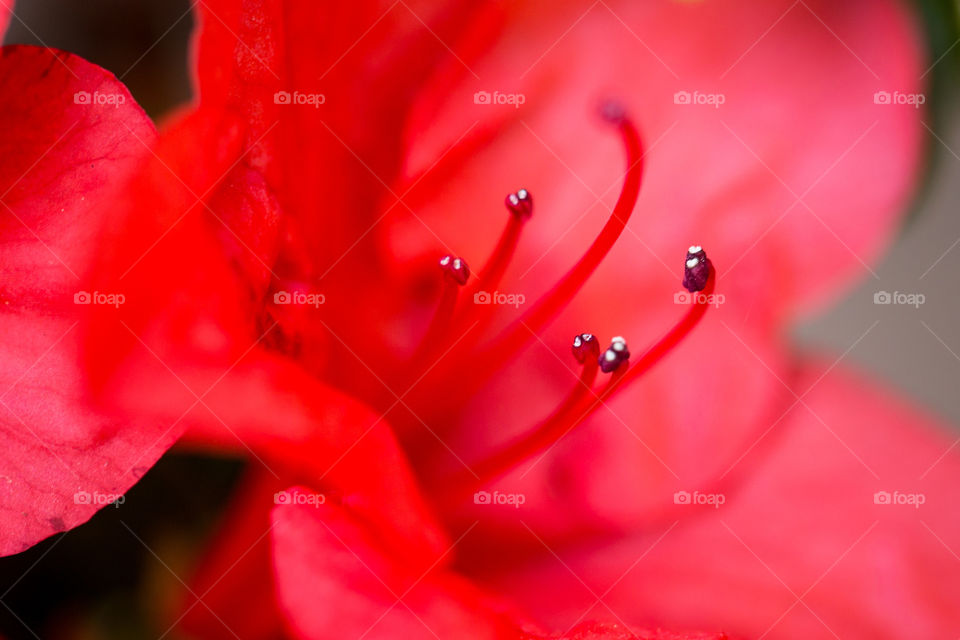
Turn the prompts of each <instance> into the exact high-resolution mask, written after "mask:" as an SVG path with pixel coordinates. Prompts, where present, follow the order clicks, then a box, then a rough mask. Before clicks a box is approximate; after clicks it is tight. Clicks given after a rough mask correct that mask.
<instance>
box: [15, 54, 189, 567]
mask: <svg viewBox="0 0 960 640" xmlns="http://www.w3.org/2000/svg"><path fill="white" fill-rule="evenodd" d="M0 86H2V92H3V99H2V100H0V129H2V131H0V194H2V196H0V201H2V208H0V216H2V218H0V220H2V222H0V243H2V247H3V250H2V252H0V254H2V258H0V298H2V300H3V306H2V313H0V324H2V331H3V334H4V335H5V336H7V339H6V340H4V342H3V344H2V346H0V362H2V363H3V366H2V368H0V388H2V395H0V416H2V417H0V431H2V438H3V441H4V443H5V444H4V447H3V449H2V452H0V480H2V482H0V492H2V495H3V499H2V506H0V532H2V533H0V554H10V553H16V552H18V551H21V550H23V549H25V548H27V547H29V546H30V545H32V544H34V543H36V542H37V541H39V540H41V539H42V538H44V537H46V536H49V535H51V534H53V533H56V532H59V531H64V530H66V529H69V528H71V527H75V526H77V525H78V524H81V523H82V522H84V521H86V520H87V519H88V518H90V516H91V515H93V513H94V512H95V511H96V510H97V509H98V508H99V507H102V506H104V505H105V504H106V503H107V502H109V501H110V500H111V499H112V498H113V497H117V496H119V495H121V494H122V493H123V492H124V491H126V490H127V489H128V488H129V487H130V486H131V485H132V484H133V483H134V482H136V480H137V479H138V478H139V477H140V475H142V474H143V472H144V470H145V469H146V468H147V467H149V466H150V465H151V464H152V463H153V462H154V461H155V460H156V459H157V458H158V457H159V456H160V454H162V453H163V452H164V451H165V450H166V449H167V448H168V447H169V446H170V445H171V444H172V443H173V438H174V435H175V434H168V433H165V432H166V429H167V425H164V424H160V423H157V422H150V421H147V420H133V421H131V420H129V419H121V418H120V417H118V416H116V415H112V414H106V413H102V412H101V411H100V410H99V409H98V408H96V407H94V406H93V405H92V404H91V402H90V400H89V394H88V386H87V382H86V378H85V375H84V371H83V368H82V366H81V362H80V353H81V345H82V341H81V337H80V330H79V329H78V328H77V324H78V323H80V322H81V321H83V320H84V318H85V315H86V314H85V312H86V311H87V310H89V309H90V308H91V307H92V306H95V305H96V304H97V303H98V302H102V301H104V300H100V299H97V300H91V297H92V296H97V292H96V291H94V290H93V289H92V288H91V287H89V283H90V282H89V278H88V276H87V271H88V270H89V268H90V265H91V263H92V257H93V254H94V253H95V252H96V246H97V242H98V240H99V237H100V233H101V231H102V225H103V224H104V210H105V209H106V208H107V207H109V206H110V202H111V201H112V194H113V193H114V190H115V185H116V184H117V183H119V182H122V181H123V180H124V178H125V176H127V175H129V174H130V173H131V172H132V171H133V170H134V168H135V167H136V166H137V165H138V164H139V163H140V162H141V161H142V157H143V147H141V146H140V145H139V144H137V143H136V142H135V141H134V138H135V137H139V138H141V139H143V140H146V141H148V143H149V142H150V141H152V140H153V137H154V136H155V133H154V130H153V125H152V123H151V122H150V120H149V118H147V116H146V115H145V114H144V113H143V111H142V110H141V109H140V107H139V106H137V104H136V103H135V102H134V101H133V98H132V97H131V96H130V94H129V92H128V91H127V90H126V88H125V87H124V86H123V85H122V84H120V82H118V81H117V80H116V78H114V77H113V76H112V75H111V74H109V73H108V72H106V71H104V70H103V69H101V68H99V67H97V66H95V65H93V64H90V63H88V62H85V61H84V60H82V59H80V58H78V57H76V56H74V55H71V54H68V53H64V52H59V51H53V50H49V49H41V48H36V47H26V46H10V47H4V48H3V49H2V50H0ZM80 292H85V293H80ZM77 295H79V296H80V298H79V299H77V298H75V296H77ZM101 295H108V294H101ZM114 301H116V299H114ZM76 302H81V303H86V304H76ZM91 302H93V303H94V304H93V305H90V303H91ZM87 305H90V306H87ZM105 309H109V310H110V311H116V309H115V308H114V307H106V308H105ZM110 311H105V312H106V313H110Z"/></svg>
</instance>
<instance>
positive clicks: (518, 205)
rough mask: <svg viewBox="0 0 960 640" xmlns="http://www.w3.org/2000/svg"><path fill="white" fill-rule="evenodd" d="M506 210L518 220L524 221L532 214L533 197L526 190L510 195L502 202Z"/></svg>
mask: <svg viewBox="0 0 960 640" xmlns="http://www.w3.org/2000/svg"><path fill="white" fill-rule="evenodd" d="M504 204H506V205H507V209H509V210H510V213H512V214H513V215H515V216H516V217H517V218H519V219H520V220H526V219H527V218H529V217H530V214H531V213H533V197H532V196H531V195H530V192H529V191H527V190H526V189H520V190H519V191H517V192H516V193H511V194H510V195H508V196H507V197H506V199H505V200H504Z"/></svg>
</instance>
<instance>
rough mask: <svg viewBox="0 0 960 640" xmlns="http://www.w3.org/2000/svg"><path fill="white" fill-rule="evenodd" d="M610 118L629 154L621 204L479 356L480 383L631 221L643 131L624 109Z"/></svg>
mask: <svg viewBox="0 0 960 640" xmlns="http://www.w3.org/2000/svg"><path fill="white" fill-rule="evenodd" d="M604 115H605V117H606V118H607V120H608V121H610V122H611V123H613V124H615V125H616V126H617V128H618V129H619V131H620V134H621V136H622V138H623V142H624V146H625V148H626V154H627V173H626V176H625V177H624V181H623V187H622V189H621V191H620V197H619V198H618V199H617V204H616V205H615V206H614V208H613V211H612V212H611V213H610V218H609V219H608V220H607V223H606V224H605V225H604V227H603V229H602V230H601V231H600V234H599V235H598V236H597V237H596V239H595V240H594V241H593V244H591V245H590V247H589V248H588V249H587V251H586V252H585V253H584V254H583V256H582V257H581V258H580V260H578V261H577V263H576V264H575V265H574V266H573V267H571V268H570V270H569V271H568V272H567V273H566V274H565V275H564V276H563V277H562V278H561V279H560V280H559V281H558V282H557V283H556V284H555V285H554V286H553V288H551V289H550V291H548V292H547V293H546V294H544V295H543V297H541V298H540V299H539V300H538V301H537V302H536V303H535V304H534V306H533V307H532V308H531V309H530V310H529V311H527V312H526V313H525V314H524V315H523V316H522V317H521V318H520V319H519V320H517V321H516V322H514V323H513V324H512V325H511V326H510V327H508V328H507V329H506V330H505V331H504V333H503V334H502V335H501V337H500V338H499V339H497V340H496V341H495V342H494V344H493V345H492V346H491V347H490V348H489V349H488V350H486V351H485V352H484V353H483V354H481V355H480V356H479V357H478V358H477V361H478V364H477V369H476V370H475V375H474V376H473V379H474V380H475V381H476V383H477V384H480V383H482V382H483V381H485V380H486V379H487V378H488V377H489V376H490V375H492V374H493V373H494V372H495V371H497V370H499V369H500V368H501V367H502V366H503V364H504V363H505V362H506V361H507V360H509V359H510V358H511V357H513V355H514V354H515V353H516V352H517V351H518V350H520V349H521V348H522V347H523V346H524V345H525V344H527V343H528V342H529V341H530V339H531V332H534V333H535V332H537V331H538V330H540V329H541V328H543V326H544V325H545V324H546V323H547V322H548V321H549V320H550V319H551V318H553V317H554V316H555V315H556V314H557V313H559V312H560V311H561V310H562V309H563V308H564V307H565V306H566V305H567V304H568V303H569V302H570V300H571V299H572V298H573V296H574V295H575V294H576V293H577V292H578V291H579V290H580V288H581V287H583V285H584V284H585V283H586V281H587V279H589V277H590V276H591V274H593V272H594V271H595V270H596V268H597V266H599V264H600V263H601V262H602V261H603V259H604V258H605V257H606V256H607V254H608V253H609V252H610V249H611V248H613V245H614V244H615V243H616V241H617V239H618V238H619V237H620V234H621V233H623V230H624V229H625V228H626V226H627V221H628V220H629V219H630V215H631V214H632V213H633V210H634V208H635V207H636V203H637V197H638V195H639V193H640V182H641V179H642V177H643V166H642V165H643V162H642V160H643V147H642V144H641V142H640V133H639V131H637V128H636V126H634V124H633V122H632V121H631V120H630V119H629V118H628V117H626V116H625V115H624V114H623V112H622V111H620V110H617V109H608V110H607V111H606V112H605V114H604Z"/></svg>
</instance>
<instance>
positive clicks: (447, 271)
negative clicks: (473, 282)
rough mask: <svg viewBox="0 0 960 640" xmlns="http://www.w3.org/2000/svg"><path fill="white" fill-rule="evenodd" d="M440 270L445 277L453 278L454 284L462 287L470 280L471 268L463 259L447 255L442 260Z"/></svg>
mask: <svg viewBox="0 0 960 640" xmlns="http://www.w3.org/2000/svg"><path fill="white" fill-rule="evenodd" d="M440 269H441V270H443V273H444V275H445V276H447V277H450V278H453V280H454V282H456V283H457V284H459V285H461V286H462V285H465V284H467V280H469V279H470V267H468V266H467V263H466V261H465V260H464V259H463V258H458V257H457V256H453V255H450V254H447V255H445V256H443V257H442V258H440Z"/></svg>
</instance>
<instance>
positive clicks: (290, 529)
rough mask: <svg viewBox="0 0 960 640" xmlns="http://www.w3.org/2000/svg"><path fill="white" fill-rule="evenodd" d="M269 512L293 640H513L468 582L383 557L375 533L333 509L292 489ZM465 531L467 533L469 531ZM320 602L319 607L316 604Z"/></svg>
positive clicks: (440, 568) (438, 565) (438, 560)
mask: <svg viewBox="0 0 960 640" xmlns="http://www.w3.org/2000/svg"><path fill="white" fill-rule="evenodd" d="M289 493H290V495H291V496H293V497H292V498H291V502H290V504H281V505H278V506H277V507H276V508H275V509H274V511H273V524H274V526H273V530H272V534H271V535H272V537H273V553H274V558H275V563H276V564H275V566H276V579H277V588H278V590H279V598H280V602H281V607H282V609H283V610H284V611H285V613H286V615H287V617H288V621H289V625H290V628H291V631H292V632H293V634H294V637H296V638H301V639H303V640H313V639H316V640H320V639H322V638H331V637H359V636H363V637H366V638H371V639H376V638H424V639H426V638H433V637H436V636H439V637H450V638H467V637H469V638H516V637H517V631H516V629H515V628H513V625H512V624H511V623H510V622H509V621H508V620H507V619H506V618H504V617H501V616H498V615H496V614H495V613H494V612H493V609H492V608H491V606H490V603H488V602H485V601H484V599H483V598H482V597H481V595H480V594H479V593H478V592H476V591H475V590H474V589H472V588H471V587H470V586H469V584H468V583H466V582H464V581H462V580H460V579H458V578H456V577H455V576H453V574H451V573H450V572H449V570H448V569H447V568H445V566H444V565H445V564H446V562H448V561H449V558H448V557H447V555H448V553H449V552H451V551H453V549H448V550H445V551H443V552H442V553H441V554H440V555H438V556H437V557H435V558H434V559H433V562H432V563H427V564H420V563H409V562H408V559H406V558H403V557H402V556H400V555H388V554H387V553H385V551H384V550H383V549H382V548H381V546H380V543H379V542H378V540H377V538H376V537H375V535H374V533H373V532H372V531H369V530H366V529H365V528H364V527H363V526H362V525H361V524H359V523H358V522H356V521H354V520H353V518H352V517H351V515H350V513H349V512H348V511H347V510H345V509H342V508H339V507H336V506H330V505H323V504H321V505H316V504H308V503H306V502H303V503H300V504H297V502H298V497H297V496H300V497H309V496H312V495H313V494H312V492H310V491H309V490H307V489H305V488H303V487H294V488H292V489H290V492H289ZM467 534H469V532H467ZM318 605H319V606H318Z"/></svg>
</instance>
